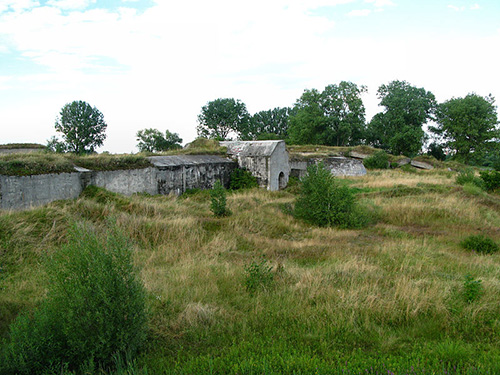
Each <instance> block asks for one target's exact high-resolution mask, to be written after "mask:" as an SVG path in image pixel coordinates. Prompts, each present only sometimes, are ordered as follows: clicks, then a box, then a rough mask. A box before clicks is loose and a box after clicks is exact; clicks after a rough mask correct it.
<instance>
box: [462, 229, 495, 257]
mask: <svg viewBox="0 0 500 375" xmlns="http://www.w3.org/2000/svg"><path fill="white" fill-rule="evenodd" d="M460 245H461V246H462V247H463V248H464V249H467V250H472V251H476V252H478V253H482V254H491V253H495V252H497V251H498V250H499V247H498V245H497V244H496V243H495V241H493V240H492V239H491V238H489V237H486V236H483V235H481V234H479V235H473V236H469V237H467V238H466V239H465V240H463V241H462V242H461V243H460Z"/></svg>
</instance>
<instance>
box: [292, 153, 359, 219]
mask: <svg viewBox="0 0 500 375" xmlns="http://www.w3.org/2000/svg"><path fill="white" fill-rule="evenodd" d="M294 215H295V217H297V218H299V219H302V220H304V221H307V222H309V223H311V224H315V225H319V226H338V227H341V228H353V227H360V226H364V225H366V224H367V223H368V218H367V217H366V216H365V213H364V212H363V211H362V209H361V208H360V207H359V206H358V204H357V202H356V199H355V196H354V191H353V190H352V189H350V188H349V187H348V186H342V185H340V184H339V183H338V182H337V180H336V179H335V177H334V176H333V175H332V174H331V173H330V171H329V170H328V169H326V168H325V166H324V165H323V164H322V163H320V164H317V165H311V166H309V167H308V168H307V174H306V175H305V176H304V177H303V178H302V186H301V189H300V193H299V197H298V198H297V201H296V203H295V210H294Z"/></svg>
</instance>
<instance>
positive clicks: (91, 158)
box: [0, 139, 227, 176]
mask: <svg viewBox="0 0 500 375" xmlns="http://www.w3.org/2000/svg"><path fill="white" fill-rule="evenodd" d="M226 152H227V150H226V147H220V146H219V142H217V141H214V140H210V139H197V140H195V141H194V142H193V143H192V144H191V146H190V147H187V148H184V149H180V150H172V151H167V152H163V153H140V154H108V153H103V154H91V155H75V154H71V153H49V152H35V153H29V154H22V153H16V154H5V155H1V154H0V174H1V175H6V176H29V175H37V174H46V173H64V172H74V171H75V169H74V166H78V167H82V168H86V169H90V170H92V171H114V170H123V169H141V168H147V167H150V166H152V164H151V163H150V162H149V160H148V159H147V157H148V156H154V155H221V156H225V155H226Z"/></svg>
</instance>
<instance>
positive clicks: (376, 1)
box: [365, 0, 396, 8]
mask: <svg viewBox="0 0 500 375" xmlns="http://www.w3.org/2000/svg"><path fill="white" fill-rule="evenodd" d="M365 3H373V5H374V6H375V7H377V8H381V7H385V6H395V5H396V4H394V3H393V2H392V1H391V0H365Z"/></svg>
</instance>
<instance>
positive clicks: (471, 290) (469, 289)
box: [463, 274, 483, 303]
mask: <svg viewBox="0 0 500 375" xmlns="http://www.w3.org/2000/svg"><path fill="white" fill-rule="evenodd" d="M482 293H483V285H482V284H481V280H475V279H474V278H473V277H472V276H471V275H470V274H467V275H465V280H464V285H463V297H464V300H465V302H467V303H472V302H474V301H477V300H478V299H479V298H480V297H481V295H482Z"/></svg>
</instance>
